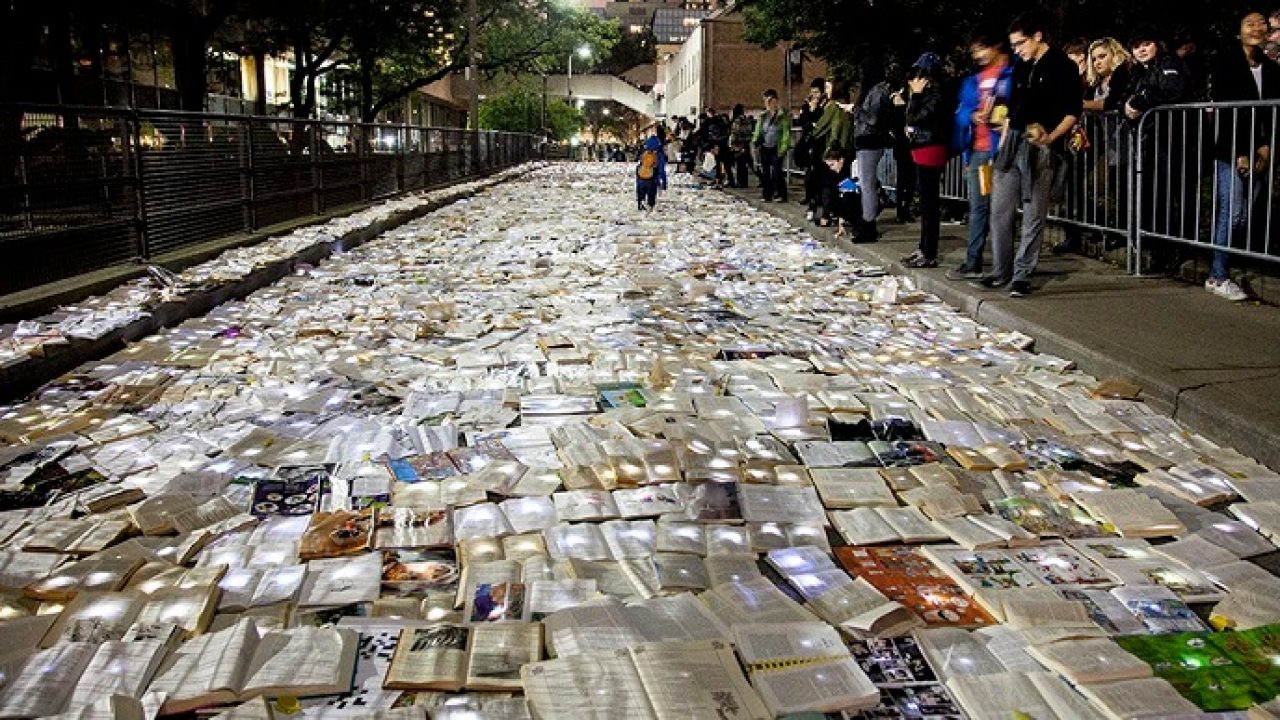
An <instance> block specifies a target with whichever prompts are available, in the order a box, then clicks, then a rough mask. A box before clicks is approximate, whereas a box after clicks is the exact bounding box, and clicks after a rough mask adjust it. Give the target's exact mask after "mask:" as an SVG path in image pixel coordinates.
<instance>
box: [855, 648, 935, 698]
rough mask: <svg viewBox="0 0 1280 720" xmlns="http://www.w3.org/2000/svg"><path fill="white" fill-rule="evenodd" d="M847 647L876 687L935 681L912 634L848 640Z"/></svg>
mask: <svg viewBox="0 0 1280 720" xmlns="http://www.w3.org/2000/svg"><path fill="white" fill-rule="evenodd" d="M848 646H849V652H851V653H853V659H854V660H856V661H857V663H858V666H859V667H861V668H862V671H863V672H865V673H866V674H867V677H868V678H870V679H871V682H873V683H875V685H876V687H881V688H883V687H885V686H898V685H916V684H921V683H932V682H937V681H938V677H937V676H936V675H934V673H933V670H932V669H931V668H930V667H929V663H928V661H926V660H925V659H924V653H923V652H921V650H920V645H919V644H918V643H917V642H916V639H915V638H913V637H910V636H907V637H900V638H883V639H881V638H869V639H866V640H850V641H848Z"/></svg>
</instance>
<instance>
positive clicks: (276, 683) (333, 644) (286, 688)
mask: <svg viewBox="0 0 1280 720" xmlns="http://www.w3.org/2000/svg"><path fill="white" fill-rule="evenodd" d="M359 641H360V635H359V633H357V632H355V631H354V630H346V629H334V628H319V627H300V628H294V629H292V630H273V631H270V632H268V633H266V634H264V635H263V637H262V641H261V642H260V643H259V644H258V649H257V652H255V653H254V657H253V661H252V663H251V665H250V670H249V672H248V673H247V679H246V680H245V682H244V687H243V693H242V696H243V697H242V699H243V698H248V697H252V696H254V695H257V694H264V695H285V694H288V695H297V696H305V695H323V694H331V693H336V692H346V691H347V690H348V689H350V682H351V678H352V675H353V673H354V672H355V648H356V645H357V644H358V643H359Z"/></svg>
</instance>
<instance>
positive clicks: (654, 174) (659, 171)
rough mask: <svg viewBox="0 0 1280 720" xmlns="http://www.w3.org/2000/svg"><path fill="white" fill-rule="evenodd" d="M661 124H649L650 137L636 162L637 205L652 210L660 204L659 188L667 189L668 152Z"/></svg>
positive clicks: (642, 208)
mask: <svg viewBox="0 0 1280 720" xmlns="http://www.w3.org/2000/svg"><path fill="white" fill-rule="evenodd" d="M665 134H666V133H664V132H663V131H662V127H661V126H660V125H657V124H654V125H650V126H649V137H648V138H646V139H645V141H644V147H643V148H641V150H640V160H639V162H637V163H636V205H637V206H638V207H639V209H641V210H652V209H653V208H654V206H655V205H657V204H658V188H659V187H661V188H662V189H663V190H666V189H667V153H666V150H665V148H663V142H662V141H663V136H664V135H665Z"/></svg>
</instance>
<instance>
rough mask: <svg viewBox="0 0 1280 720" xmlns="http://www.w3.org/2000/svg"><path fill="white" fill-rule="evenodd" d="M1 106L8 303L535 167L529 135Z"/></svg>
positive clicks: (2, 282) (0, 285) (0, 204)
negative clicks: (370, 205)
mask: <svg viewBox="0 0 1280 720" xmlns="http://www.w3.org/2000/svg"><path fill="white" fill-rule="evenodd" d="M478 135H479V136H478V137H476V138H474V140H475V152H474V154H473V149H472V148H473V143H472V140H473V138H472V133H471V131H467V130H463V129H459V128H430V127H417V126H410V125H387V124H372V123H356V122H334V121H327V120H326V121H321V120H293V119H287V118H274V117H254V116H244V115H214V114H202V113H184V112H174V111H159V110H157V111H151V110H122V109H111V108H80V107H66V106H56V107H55V106H13V105H0V249H2V250H3V252H4V257H5V259H6V262H5V263H4V267H3V268H2V269H0V294H3V293H10V292H15V291H18V290H23V289H26V288H30V287H34V286H36V285H40V284H44V283H48V282H53V281H57V280H61V279H65V278H68V277H72V276H75V275H79V274H83V273H86V272H90V271H93V270H98V269H101V268H103V267H108V266H112V265H119V264H124V263H130V262H146V261H149V260H151V259H152V258H154V257H156V256H158V255H161V254H163V253H166V252H171V251H174V250H179V249H182V248H186V247H190V246H193V245H196V244H199V243H204V242H208V241H212V240H216V239H219V238H223V237H227V236H231V235H235V234H237V233H248V232H254V231H257V230H260V229H262V228H265V227H268V226H271V225H274V224H276V223H281V222H286V221H290V220H297V219H302V218H307V217H314V216H318V215H322V214H325V213H328V212H331V211H333V210H335V209H338V208H342V207H345V206H350V205H355V204H358V203H364V202H369V201H373V200H378V199H382V198H388V197H392V196H394V195H397V194H400V193H404V192H409V191H413V190H421V189H425V188H428V187H433V186H437V185H443V184H447V183H450V182H453V181H456V180H458V179H460V178H462V177H465V176H470V175H475V174H478V173H483V172H486V171H490V170H494V169H498V168H502V167H506V166H510V165H514V164H518V163H521V162H525V161H528V160H533V159H537V157H538V152H539V147H538V139H537V138H536V137H534V136H531V135H522V134H515V133H500V132H491V131H480V132H479V133H478Z"/></svg>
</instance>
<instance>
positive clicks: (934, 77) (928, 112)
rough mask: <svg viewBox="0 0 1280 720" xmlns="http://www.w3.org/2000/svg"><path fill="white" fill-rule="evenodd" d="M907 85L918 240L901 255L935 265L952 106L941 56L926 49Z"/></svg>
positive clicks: (909, 262) (919, 264)
mask: <svg viewBox="0 0 1280 720" xmlns="http://www.w3.org/2000/svg"><path fill="white" fill-rule="evenodd" d="M907 89H908V90H909V91H910V93H911V96H910V98H908V100H907V110H906V120H907V125H906V132H907V139H908V140H910V142H911V159H912V160H913V161H915V164H916V177H917V178H918V182H917V189H918V190H919V192H920V244H919V247H918V248H917V249H916V251H915V252H913V253H911V254H910V255H908V256H906V257H905V258H903V259H902V264H903V265H905V266H907V267H912V268H935V267H938V240H939V235H940V233H941V230H942V198H941V194H942V171H943V170H944V169H946V167H947V160H948V159H950V147H951V126H952V118H953V117H954V116H955V110H954V109H953V107H952V105H951V104H950V100H951V97H950V94H949V93H944V92H943V69H942V58H940V57H938V55H937V54H936V53H931V52H927V53H925V54H923V55H921V56H920V57H919V59H917V60H916V61H915V63H914V64H913V65H912V66H911V72H910V76H909V79H908V80H907Z"/></svg>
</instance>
